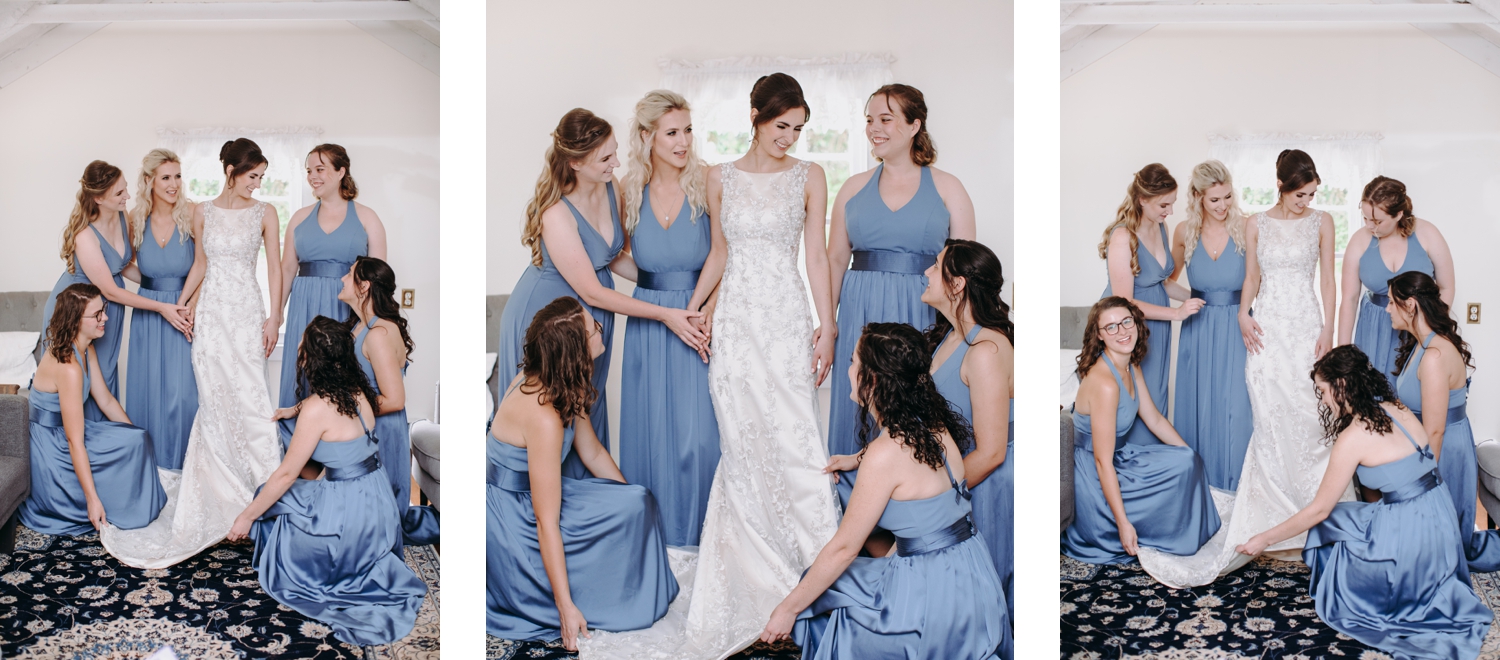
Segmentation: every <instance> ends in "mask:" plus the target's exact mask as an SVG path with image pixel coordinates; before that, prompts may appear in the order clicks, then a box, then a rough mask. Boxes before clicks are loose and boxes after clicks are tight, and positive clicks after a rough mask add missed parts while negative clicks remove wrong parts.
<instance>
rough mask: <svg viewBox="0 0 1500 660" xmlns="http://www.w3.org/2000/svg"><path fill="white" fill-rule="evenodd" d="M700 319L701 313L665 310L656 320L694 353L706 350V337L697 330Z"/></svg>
mask: <svg viewBox="0 0 1500 660" xmlns="http://www.w3.org/2000/svg"><path fill="white" fill-rule="evenodd" d="M701 318H703V312H690V311H688V310H685V309H671V308H665V309H663V311H662V314H661V318H660V319H657V320H658V321H661V322H662V324H664V325H666V326H667V329H668V330H671V331H672V334H675V335H677V338H678V339H681V340H682V343H684V344H687V345H688V346H691V347H692V348H693V350H695V351H702V350H704V349H706V348H708V335H707V334H704V333H703V331H701V330H699V329H698V319H701Z"/></svg>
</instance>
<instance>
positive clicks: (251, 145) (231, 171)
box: [219, 138, 268, 189]
mask: <svg viewBox="0 0 1500 660" xmlns="http://www.w3.org/2000/svg"><path fill="white" fill-rule="evenodd" d="M219 162H220V163H223V164H224V170H225V172H224V181H225V184H224V187H225V188H226V189H227V188H232V187H234V180H235V178H236V177H239V176H241V175H243V174H245V173H246V172H249V171H250V170H253V169H255V168H257V167H260V166H261V165H265V164H267V162H268V161H267V160H266V156H265V154H263V153H261V152H260V145H258V144H256V143H255V142H254V141H253V140H251V139H250V138H238V139H235V140H230V141H228V142H225V143H224V146H222V147H219Z"/></svg>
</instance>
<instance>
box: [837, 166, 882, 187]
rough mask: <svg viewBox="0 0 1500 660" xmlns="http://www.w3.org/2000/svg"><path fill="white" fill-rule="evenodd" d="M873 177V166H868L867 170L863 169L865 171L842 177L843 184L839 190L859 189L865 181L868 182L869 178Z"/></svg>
mask: <svg viewBox="0 0 1500 660" xmlns="http://www.w3.org/2000/svg"><path fill="white" fill-rule="evenodd" d="M874 177H875V168H873V167H872V168H870V169H868V170H865V171H863V172H860V173H858V174H855V175H853V176H851V177H849V178H847V179H844V185H843V187H842V188H840V189H839V190H841V191H842V190H859V189H860V188H863V187H864V186H865V184H866V183H869V181H870V179H872V178H874Z"/></svg>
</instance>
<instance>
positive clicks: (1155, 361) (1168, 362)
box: [1089, 222, 1249, 522]
mask: <svg viewBox="0 0 1500 660" xmlns="http://www.w3.org/2000/svg"><path fill="white" fill-rule="evenodd" d="M1156 228H1157V229H1159V230H1161V244H1162V247H1165V248H1169V249H1168V250H1167V263H1166V265H1162V263H1161V262H1159V261H1157V260H1156V257H1155V256H1153V255H1152V254H1151V251H1150V250H1147V249H1146V246H1145V245H1140V246H1138V247H1136V250H1135V256H1136V261H1137V262H1139V263H1140V266H1141V272H1139V273H1136V276H1135V294H1134V296H1133V297H1134V298H1135V299H1136V300H1139V301H1141V302H1145V303H1151V304H1153V305H1161V306H1162V307H1171V306H1172V299H1171V298H1170V297H1169V296H1167V287H1166V285H1165V284H1163V283H1164V282H1166V281H1167V279H1168V278H1170V277H1172V271H1174V270H1176V269H1177V262H1176V261H1175V260H1173V259H1172V251H1171V249H1170V246H1171V243H1169V242H1167V224H1166V223H1165V222H1163V223H1160V224H1158V225H1157V226H1156ZM1243 281H1244V280H1241V282H1243ZM1113 295H1115V293H1114V289H1112V288H1111V287H1110V286H1109V285H1108V284H1105V285H1104V295H1102V296H1100V299H1101V300H1102V299H1104V298H1108V297H1110V296H1113ZM1146 329H1147V330H1149V331H1150V334H1151V336H1150V337H1148V338H1147V339H1146V358H1145V359H1144V360H1142V361H1141V364H1140V367H1139V368H1140V370H1141V375H1142V376H1145V378H1146V391H1147V392H1150V393H1151V402H1152V403H1154V404H1156V408H1157V410H1160V411H1161V414H1163V415H1166V414H1167V404H1168V399H1167V382H1168V381H1169V380H1171V377H1172V322H1171V321H1146ZM1089 332H1093V330H1092V329H1090V330H1089ZM1246 396H1249V395H1246ZM1122 398H1123V397H1122ZM1125 441H1126V442H1129V443H1131V444H1140V445H1154V444H1158V443H1160V441H1159V440H1157V439H1156V435H1155V434H1153V433H1151V429H1148V428H1146V425H1145V424H1136V425H1135V426H1133V427H1131V429H1130V435H1128V436H1126V438H1125ZM1132 522H1133V521H1132Z"/></svg>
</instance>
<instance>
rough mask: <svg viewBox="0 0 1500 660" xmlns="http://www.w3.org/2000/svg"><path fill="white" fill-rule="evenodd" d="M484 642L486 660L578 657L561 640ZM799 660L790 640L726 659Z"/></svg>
mask: <svg viewBox="0 0 1500 660" xmlns="http://www.w3.org/2000/svg"><path fill="white" fill-rule="evenodd" d="M485 641H486V644H485V654H484V657H485V660H561V659H562V658H577V657H578V654H576V653H569V652H568V651H566V650H564V649H563V646H562V640H561V639H555V640H552V641H550V642H546V643H543V642H512V641H509V640H504V639H500V638H498V637H490V636H489V635H485ZM801 657H802V649H800V648H797V645H796V644H793V643H792V642H791V641H782V642H778V643H776V644H762V643H760V642H756V643H755V645H754V646H751V647H750V648H748V649H745V650H744V651H741V652H740V653H736V654H735V655H732V656H730V657H729V660H798V659H799V658H801Z"/></svg>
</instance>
